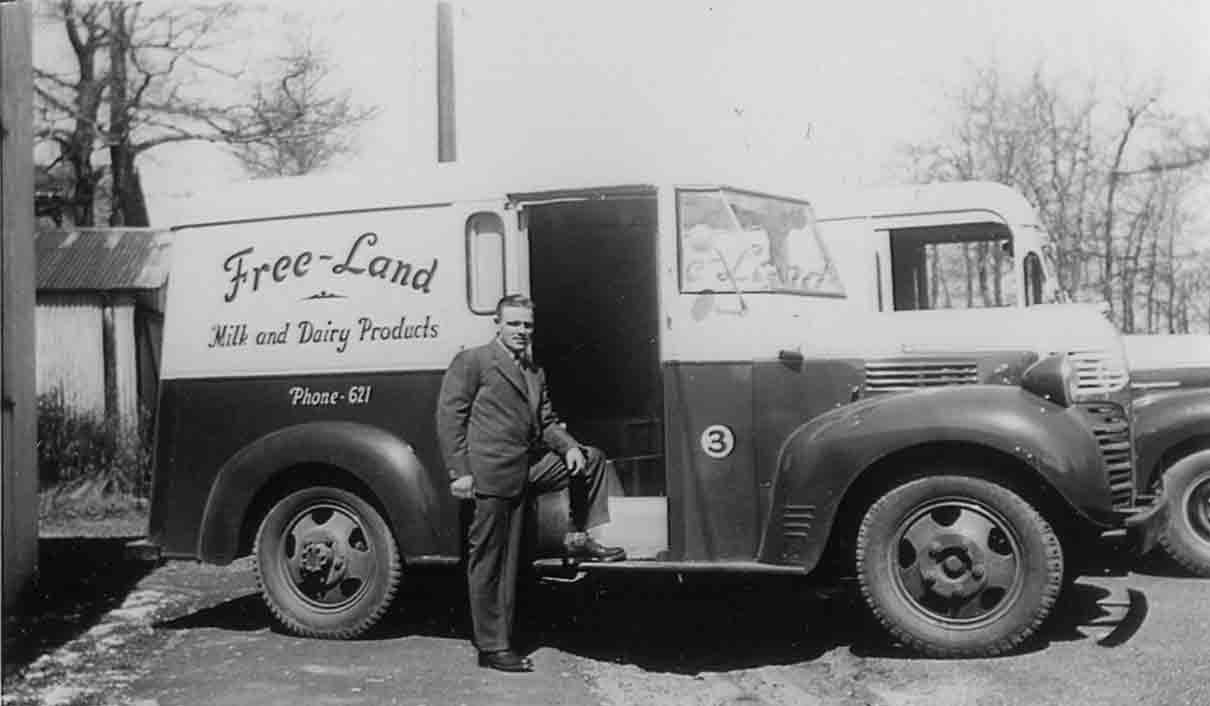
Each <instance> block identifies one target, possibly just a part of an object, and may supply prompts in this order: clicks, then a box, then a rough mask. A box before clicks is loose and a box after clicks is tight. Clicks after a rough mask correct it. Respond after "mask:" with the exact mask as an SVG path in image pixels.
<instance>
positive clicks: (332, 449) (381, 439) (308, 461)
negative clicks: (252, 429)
mask: <svg viewBox="0 0 1210 706" xmlns="http://www.w3.org/2000/svg"><path fill="white" fill-rule="evenodd" d="M316 466H327V467H331V468H336V469H340V470H341V471H343V472H345V473H347V474H348V475H349V476H351V477H353V478H355V479H357V481H360V483H361V484H363V485H364V486H365V487H366V488H368V489H369V491H370V492H371V493H372V494H373V497H371V498H367V500H368V501H370V502H371V503H373V504H377V505H378V506H379V507H381V508H382V509H383V510H384V511H385V513H386V519H387V521H388V522H389V523H390V525H391V529H392V531H393V532H394V533H395V540H396V541H397V542H398V543H399V548H400V551H401V552H402V553H403V555H404V556H405V557H406V556H416V555H422V554H434V553H436V552H437V547H440V546H443V542H442V535H443V533H444V532H447V531H450V528H444V527H441V523H440V521H439V520H438V518H439V517H440V513H439V512H438V502H439V501H438V496H437V493H436V492H435V489H434V488H433V487H432V483H431V482H430V481H429V479H428V476H427V474H426V473H425V470H424V467H423V464H421V462H420V459H419V458H417V457H416V454H415V453H414V452H413V450H412V447H411V445H410V444H408V443H407V442H405V441H403V440H402V439H400V438H399V437H397V436H395V435H393V434H391V433H389V432H387V431H385V430H383V429H379V428H378V427H374V426H370V425H367V424H358V423H354V422H310V423H307V424H299V425H296V426H291V427H286V428H284V429H279V430H277V431H275V432H273V433H271V434H268V435H266V436H263V437H261V438H260V439H257V440H256V441H254V442H253V443H251V444H249V445H247V446H245V447H244V448H243V449H241V450H240V451H239V452H238V453H236V454H235V455H234V456H232V457H231V459H230V460H228V461H227V462H226V463H225V464H223V467H222V468H221V469H220V470H219V472H218V475H217V477H216V479H215V482H214V485H213V486H211V489H210V495H209V496H208V498H207V499H206V509H205V511H204V513H203V515H202V533H201V537H200V539H199V540H198V556H199V557H200V558H201V559H202V560H203V561H208V562H212V563H216V564H227V563H230V562H231V561H232V560H234V559H235V558H236V557H237V556H238V555H239V552H240V539H241V537H240V532H241V529H242V527H243V523H244V519H245V514H246V513H247V512H248V511H249V509H250V506H251V503H252V501H253V498H255V497H256V494H257V493H258V492H259V491H260V490H261V489H262V488H264V487H265V486H266V484H268V483H269V482H271V481H273V480H275V479H276V478H278V477H279V474H281V473H283V472H284V473H290V472H292V471H295V470H300V469H302V468H314V467H316Z"/></svg>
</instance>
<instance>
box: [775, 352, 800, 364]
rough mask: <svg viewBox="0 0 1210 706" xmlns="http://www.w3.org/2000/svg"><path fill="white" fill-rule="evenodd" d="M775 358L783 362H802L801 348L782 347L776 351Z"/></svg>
mask: <svg viewBox="0 0 1210 706" xmlns="http://www.w3.org/2000/svg"><path fill="white" fill-rule="evenodd" d="M777 359H778V360H780V361H781V362H783V363H793V364H798V363H802V361H803V355H802V349H801V348H782V349H781V350H779V351H777Z"/></svg>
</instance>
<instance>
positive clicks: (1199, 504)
mask: <svg viewBox="0 0 1210 706" xmlns="http://www.w3.org/2000/svg"><path fill="white" fill-rule="evenodd" d="M1164 488H1165V493H1166V494H1167V496H1168V498H1169V502H1170V503H1171V505H1169V506H1168V525H1167V526H1166V527H1164V531H1163V532H1162V533H1161V534H1160V544H1162V545H1163V546H1164V551H1166V552H1167V553H1168V556H1170V557H1172V558H1173V559H1175V560H1176V561H1177V563H1179V564H1180V565H1181V566H1183V567H1185V568H1186V569H1188V570H1189V571H1191V572H1193V573H1194V574H1196V575H1198V576H1204V577H1210V467H1207V466H1198V465H1196V464H1190V465H1187V466H1184V467H1183V468H1181V467H1178V468H1173V469H1172V470H1171V471H1169V472H1168V473H1166V474H1164Z"/></svg>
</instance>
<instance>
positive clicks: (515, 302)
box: [496, 294, 534, 319]
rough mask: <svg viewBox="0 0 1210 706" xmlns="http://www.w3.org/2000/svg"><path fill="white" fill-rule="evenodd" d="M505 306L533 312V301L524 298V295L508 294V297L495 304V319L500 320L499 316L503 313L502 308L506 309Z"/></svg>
mask: <svg viewBox="0 0 1210 706" xmlns="http://www.w3.org/2000/svg"><path fill="white" fill-rule="evenodd" d="M506 306H511V307H516V308H521V309H529V310H530V311H533V310H534V300H533V299H530V298H529V297H527V296H525V295H524V294H509V295H506V296H503V297H501V298H500V301H498V302H496V318H497V319H499V318H500V315H501V313H502V312H503V311H504V307H506Z"/></svg>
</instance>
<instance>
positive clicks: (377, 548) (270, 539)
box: [254, 486, 401, 639]
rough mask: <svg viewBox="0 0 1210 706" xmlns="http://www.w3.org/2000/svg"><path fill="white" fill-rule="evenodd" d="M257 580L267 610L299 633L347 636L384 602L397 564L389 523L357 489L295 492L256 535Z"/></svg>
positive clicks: (366, 624)
mask: <svg viewBox="0 0 1210 706" xmlns="http://www.w3.org/2000/svg"><path fill="white" fill-rule="evenodd" d="M254 554H255V555H256V571H257V579H258V581H259V584H260V589H261V595H262V596H263V597H264V600H265V603H266V604H267V605H268V606H269V610H270V611H271V612H272V613H273V616H274V617H275V618H276V619H277V620H278V621H279V622H280V623H281V625H282V626H283V627H285V628H286V629H287V630H289V631H290V632H293V633H295V634H297V635H302V636H305V637H320V638H332V639H350V638H354V637H357V636H359V635H361V634H363V633H365V631H366V630H369V629H370V627H371V626H373V625H374V624H375V623H376V622H378V619H379V618H380V617H382V614H383V613H385V612H386V610H387V608H389V607H390V604H391V601H392V600H393V599H394V597H395V590H396V589H397V588H398V586H399V577H400V572H401V565H400V564H401V562H400V558H399V550H398V548H397V546H396V544H395V539H394V537H393V536H392V535H391V532H390V528H389V527H388V526H387V523H386V522H385V521H384V520H383V519H382V516H381V515H380V514H379V513H378V511H377V510H375V509H374V508H373V506H371V505H370V504H369V503H367V502H366V501H365V500H364V499H362V498H361V497H359V496H358V495H356V494H354V493H351V492H349V491H347V490H343V489H341V488H334V487H328V486H316V487H312V488H304V489H303V490H299V491H295V492H294V493H291V494H290V495H287V496H286V497H285V498H283V499H282V500H280V501H279V502H278V503H277V504H276V505H274V506H273V508H272V509H271V510H270V511H269V513H268V514H267V515H265V519H264V520H263V521H262V522H261V524H260V529H259V530H258V531H257V533H256V547H255V550H254Z"/></svg>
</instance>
